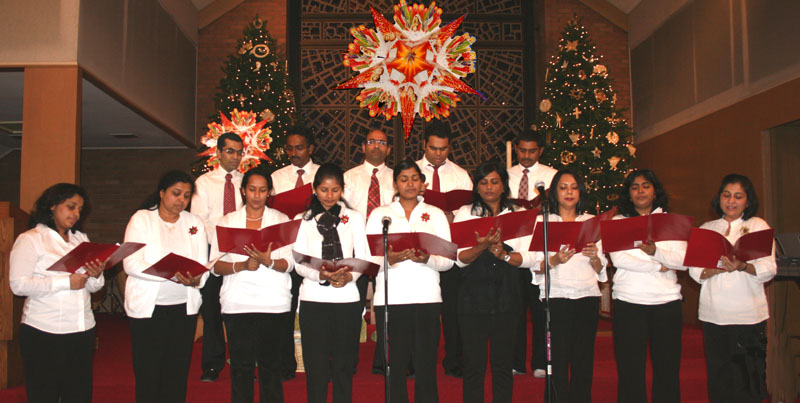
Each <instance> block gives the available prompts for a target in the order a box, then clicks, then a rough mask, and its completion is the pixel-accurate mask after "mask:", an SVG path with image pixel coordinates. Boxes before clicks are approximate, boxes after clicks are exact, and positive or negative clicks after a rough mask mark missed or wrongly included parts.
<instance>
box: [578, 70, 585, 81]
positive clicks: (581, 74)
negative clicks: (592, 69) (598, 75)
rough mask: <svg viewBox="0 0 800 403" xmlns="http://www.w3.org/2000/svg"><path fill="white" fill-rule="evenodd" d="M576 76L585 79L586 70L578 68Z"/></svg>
mask: <svg viewBox="0 0 800 403" xmlns="http://www.w3.org/2000/svg"><path fill="white" fill-rule="evenodd" d="M578 78H580V79H581V80H585V79H586V72H585V71H583V70H578Z"/></svg>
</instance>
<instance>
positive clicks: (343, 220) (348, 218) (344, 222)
mask: <svg viewBox="0 0 800 403" xmlns="http://www.w3.org/2000/svg"><path fill="white" fill-rule="evenodd" d="M341 220H342V224H347V222H348V221H350V217H348V216H346V215H343V216H342V218H341Z"/></svg>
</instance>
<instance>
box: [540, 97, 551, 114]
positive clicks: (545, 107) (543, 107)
mask: <svg viewBox="0 0 800 403" xmlns="http://www.w3.org/2000/svg"><path fill="white" fill-rule="evenodd" d="M552 106H553V104H552V103H551V102H550V100H549V99H543V100H542V102H539V110H540V111H542V112H544V113H547V112H548V111H549V110H550V107H552Z"/></svg>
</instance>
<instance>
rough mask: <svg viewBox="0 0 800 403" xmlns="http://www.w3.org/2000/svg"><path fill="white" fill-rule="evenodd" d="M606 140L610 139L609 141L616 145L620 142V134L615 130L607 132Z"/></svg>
mask: <svg viewBox="0 0 800 403" xmlns="http://www.w3.org/2000/svg"><path fill="white" fill-rule="evenodd" d="M606 140H608V142H609V143H611V144H614V145H616V144H617V143H619V134H617V133H615V132H608V134H606Z"/></svg>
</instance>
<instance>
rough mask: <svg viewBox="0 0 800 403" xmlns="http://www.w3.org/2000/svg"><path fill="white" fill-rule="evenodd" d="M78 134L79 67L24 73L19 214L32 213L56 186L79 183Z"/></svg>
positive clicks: (79, 125) (79, 121)
mask: <svg viewBox="0 0 800 403" xmlns="http://www.w3.org/2000/svg"><path fill="white" fill-rule="evenodd" d="M80 133H81V73H80V69H79V68H78V66H58V67H26V68H25V90H24V99H23V104H22V161H21V170H20V194H19V203H20V208H22V210H24V211H27V212H30V210H31V209H32V208H33V203H34V202H35V201H36V199H37V198H38V197H39V196H40V195H41V193H42V191H44V190H45V189H47V188H48V187H49V186H51V185H53V184H55V183H58V182H69V183H75V184H77V183H78V182H79V180H80V157H81V155H80V154H81V152H80V151H81V135H80Z"/></svg>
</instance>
